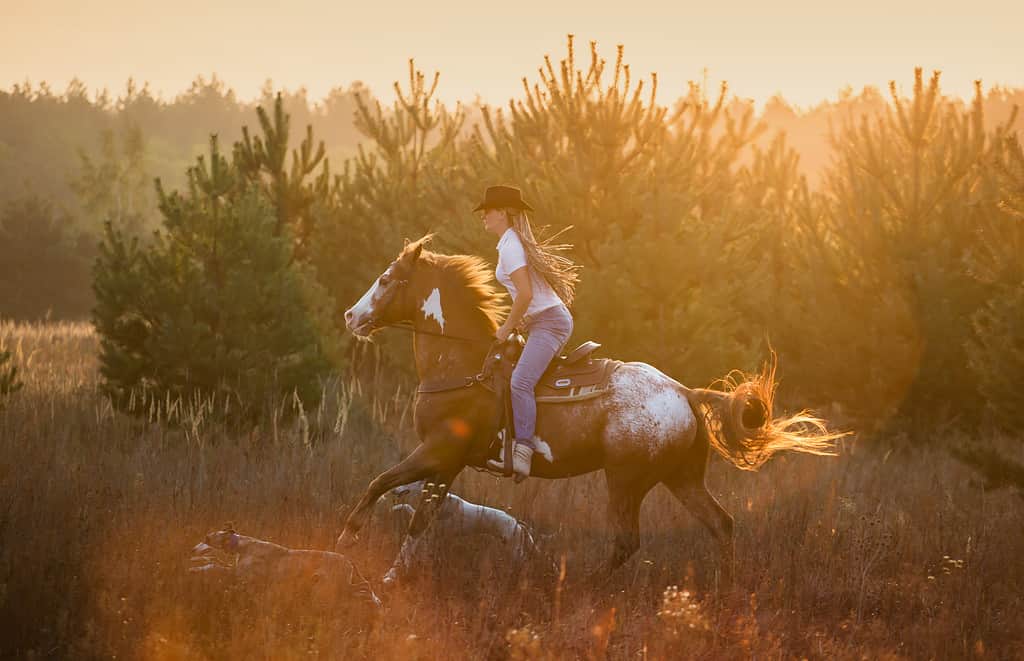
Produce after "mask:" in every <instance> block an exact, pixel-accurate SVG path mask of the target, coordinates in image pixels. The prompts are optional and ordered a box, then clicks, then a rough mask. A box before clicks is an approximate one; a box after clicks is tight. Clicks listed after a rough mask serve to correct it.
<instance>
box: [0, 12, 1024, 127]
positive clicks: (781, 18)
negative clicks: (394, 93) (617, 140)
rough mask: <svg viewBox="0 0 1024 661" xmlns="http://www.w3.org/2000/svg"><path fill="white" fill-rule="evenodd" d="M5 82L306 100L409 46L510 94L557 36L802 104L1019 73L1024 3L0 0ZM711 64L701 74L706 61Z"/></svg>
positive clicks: (645, 64)
mask: <svg viewBox="0 0 1024 661" xmlns="http://www.w3.org/2000/svg"><path fill="white" fill-rule="evenodd" d="M0 8H2V10H0V14H2V16H3V19H2V21H0V86H2V87H3V88H4V89H9V88H10V86H11V85H12V84H14V83H20V82H24V81H25V80H30V81H32V82H34V83H38V82H40V81H46V82H48V83H49V84H50V86H51V87H52V88H53V89H54V90H55V91H58V92H61V91H63V90H64V89H65V87H66V86H67V84H68V82H69V81H70V80H71V79H72V78H73V77H76V76H77V77H78V78H79V79H81V80H82V81H83V82H84V83H85V84H86V85H87V86H88V87H89V88H90V89H93V90H95V89H99V88H103V87H106V88H108V89H109V90H110V91H111V93H112V94H114V95H115V96H116V94H117V93H119V92H120V91H122V90H123V89H124V85H125V81H126V80H127V79H128V78H129V77H134V78H135V79H136V80H137V81H139V82H143V81H148V82H149V83H150V87H151V89H152V90H154V91H155V92H158V93H160V94H161V95H162V96H163V97H164V98H167V99H170V98H173V97H174V96H175V95H177V94H178V93H180V92H182V91H184V90H186V89H187V88H188V86H189V84H190V82H191V81H192V80H194V79H195V78H196V76H198V75H203V76H205V77H207V78H209V77H210V75H211V74H212V73H216V74H217V75H218V76H219V77H220V78H222V79H223V80H224V81H225V82H226V83H227V84H228V86H230V87H232V88H233V89H235V90H236V92H237V93H238V95H239V96H240V97H241V98H242V99H246V100H248V99H252V98H255V97H256V96H257V94H258V91H259V89H260V88H261V87H262V86H263V84H264V82H265V81H266V80H267V79H271V80H272V81H273V84H274V85H275V87H284V88H287V89H290V90H294V89H296V88H298V87H302V86H304V87H306V88H307V90H308V91H309V94H310V97H311V98H312V99H313V100H318V99H320V98H322V97H323V96H324V95H325V94H326V92H327V91H328V90H330V89H331V88H332V87H337V86H344V87H347V86H349V85H350V84H351V83H352V82H354V81H356V80H361V81H363V82H364V83H366V84H367V85H369V86H370V88H371V90H373V92H375V93H376V94H377V95H378V96H380V97H382V98H384V99H390V98H391V91H390V90H391V84H392V82H393V81H394V80H396V79H400V78H403V79H404V77H405V76H406V72H407V67H408V64H407V63H408V59H409V58H410V57H412V58H415V60H416V64H417V67H418V68H420V69H422V70H424V71H425V72H428V73H432V72H433V71H440V72H441V84H440V88H439V95H440V97H441V99H442V100H444V101H446V102H452V101H454V100H457V99H461V100H467V101H471V100H473V99H474V97H475V96H476V95H478V94H479V95H480V96H481V97H482V98H483V99H484V100H486V101H490V102H494V103H505V102H506V101H507V100H508V99H509V98H511V97H513V96H519V95H520V93H521V89H522V88H521V83H520V79H521V78H522V77H523V76H527V77H528V78H529V79H530V80H531V81H536V80H537V68H538V67H539V66H540V65H541V63H542V61H543V56H544V55H545V54H551V55H552V57H553V58H554V59H555V60H556V61H557V60H558V59H561V58H562V57H564V54H565V37H566V34H568V33H573V34H575V35H576V40H577V44H578V48H577V52H578V54H579V55H585V54H586V53H587V52H588V50H589V46H588V43H589V42H590V41H596V42H597V44H598V48H599V52H600V54H601V55H602V56H603V57H605V58H606V59H608V60H609V61H613V60H614V57H615V46H616V44H620V43H621V44H624V45H625V48H626V61H627V62H628V63H629V64H630V65H631V68H632V69H633V72H634V76H635V75H638V74H639V75H644V76H646V75H647V74H649V73H650V72H651V71H657V72H658V76H659V95H658V96H659V99H660V100H662V101H663V102H667V101H669V100H671V99H674V98H676V97H678V96H680V95H681V94H682V93H683V92H684V91H685V89H686V84H687V81H688V80H698V81H700V80H704V79H705V75H706V80H707V81H708V82H710V83H711V84H712V85H713V86H717V84H718V83H719V82H721V81H722V80H726V81H728V82H729V85H730V89H731V91H732V92H734V93H735V94H737V95H738V96H741V97H746V98H752V99H754V100H755V101H756V102H758V103H759V104H761V103H763V102H764V101H765V100H766V99H768V98H770V97H771V96H773V95H774V94H776V93H781V94H782V95H783V96H784V97H786V99H788V100H789V101H790V102H791V103H794V104H797V105H799V106H802V107H808V106H810V105H813V104H816V103H818V102H819V101H822V100H825V99H834V98H835V97H836V96H837V94H838V92H839V90H840V89H841V88H843V87H844V86H846V85H849V86H852V87H853V89H854V90H859V89H860V88H861V87H863V86H864V85H878V86H884V85H885V84H886V83H887V81H888V80H890V79H896V80H897V82H898V83H899V84H900V85H901V87H903V88H904V89H907V88H909V87H910V85H911V83H912V80H913V68H914V67H915V66H922V67H924V68H925V70H926V72H927V71H931V70H933V69H940V70H942V71H943V78H942V80H943V89H944V90H945V91H947V92H948V93H953V94H959V95H962V96H966V95H968V94H969V93H970V90H971V85H972V81H973V80H974V79H976V78H981V79H982V80H983V82H984V84H985V87H986V89H987V88H988V87H990V86H992V85H994V84H1001V85H1008V86H1021V87H1024V38H1022V36H1021V25H1022V24H1024V2H1020V1H1019V0H1017V1H1015V0H974V1H973V2H965V1H964V0H957V1H955V2H951V1H949V0H929V1H927V2H925V1H921V0H913V1H911V2H902V1H900V0H859V1H856V2H843V3H836V2H821V1H820V0H814V1H794V0H775V1H773V2H764V0H758V1H757V2H752V1H749V0H741V1H733V2H709V3H706V4H702V5H693V4H691V3H685V2H677V1H674V0H673V1H664V2H660V3H659V2H648V1H645V0H634V1H630V2H615V3H611V2H595V1H593V0H589V1H587V2H582V1H580V0H561V1H559V0H556V1H554V2H551V1H548V2H541V1H538V0H516V1H515V2H508V3H497V2H480V1H474V2H465V1H458V0H422V1H419V2H399V3H395V2H388V1H380V0H376V1H375V0H360V1H359V2H357V3H353V2H342V1H334V2H329V1H323V0H293V1H292V2H289V3H281V2H267V1H266V0H245V1H242V0H206V1H197V0H177V1H175V2H168V3H156V2H152V1H150V0H106V1H97V0H0ZM705 70H706V74H705Z"/></svg>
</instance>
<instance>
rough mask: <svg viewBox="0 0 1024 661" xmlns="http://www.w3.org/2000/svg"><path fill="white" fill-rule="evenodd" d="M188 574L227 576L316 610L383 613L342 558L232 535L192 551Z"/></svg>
mask: <svg viewBox="0 0 1024 661" xmlns="http://www.w3.org/2000/svg"><path fill="white" fill-rule="evenodd" d="M189 571H190V572H208V573H214V574H219V575H225V576H230V577H232V578H234V579H237V580H242V581H245V582H246V583H248V584H250V585H254V586H255V585H259V586H261V588H262V589H264V590H273V591H275V592H278V593H282V594H283V593H287V594H290V595H292V596H293V597H296V598H301V599H302V600H303V601H304V602H306V603H309V604H310V605H314V606H317V607H326V608H335V607H339V606H350V607H356V608H359V609H360V610H366V611H368V612H372V613H378V612H379V611H380V610H381V607H382V606H381V602H380V599H378V598H377V595H375V594H374V593H373V590H372V589H371V588H370V584H369V583H368V582H367V581H366V579H365V578H363V577H362V575H361V574H360V573H359V571H358V570H357V569H356V568H355V566H354V565H353V564H352V562H351V561H349V559H348V558H346V557H345V556H343V555H341V554H340V553H333V552H330V551H316V550H309V549H290V548H287V547H284V546H281V545H280V544H274V543H273V542H267V541H264V540H262V539H256V538H255V537H248V536H246V535H240V534H239V533H237V532H235V531H234V530H231V529H230V528H229V529H226V530H218V531H216V532H211V533H209V534H208V535H207V536H206V540H205V541H204V542H200V543H199V544H197V545H196V546H195V547H194V548H193V549H192V567H190V568H189Z"/></svg>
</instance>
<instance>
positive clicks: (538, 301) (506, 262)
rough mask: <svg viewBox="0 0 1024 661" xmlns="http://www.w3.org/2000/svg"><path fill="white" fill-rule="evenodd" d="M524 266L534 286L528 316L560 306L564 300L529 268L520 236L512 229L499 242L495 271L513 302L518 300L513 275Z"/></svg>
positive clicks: (527, 309) (506, 231) (527, 311)
mask: <svg viewBox="0 0 1024 661" xmlns="http://www.w3.org/2000/svg"><path fill="white" fill-rule="evenodd" d="M524 266H526V267H527V269H528V271H529V273H530V284H531V285H533V298H532V299H530V305H529V307H527V308H526V314H527V315H530V316H532V315H535V314H537V313H538V312H541V311H543V310H547V309H548V308H550V307H552V306H555V305H560V304H561V302H562V299H560V298H558V294H556V293H555V290H554V289H552V288H551V285H549V284H548V282H547V280H545V279H544V278H542V277H541V276H540V274H539V273H537V272H536V271H534V270H533V269H532V268H530V267H529V266H527V263H526V249H524V248H523V242H522V240H521V239H520V238H519V234H518V233H516V231H515V230H514V229H512V228H511V227H510V228H508V229H507V230H505V233H504V234H502V235H501V238H500V239H499V240H498V268H497V269H496V270H495V276H496V277H497V278H498V282H500V283H501V284H502V285H504V286H505V289H507V290H508V293H509V295H510V296H512V300H513V301H514V300H516V286H515V283H513V282H512V273H513V272H514V271H518V270H519V269H521V268H523V267H524Z"/></svg>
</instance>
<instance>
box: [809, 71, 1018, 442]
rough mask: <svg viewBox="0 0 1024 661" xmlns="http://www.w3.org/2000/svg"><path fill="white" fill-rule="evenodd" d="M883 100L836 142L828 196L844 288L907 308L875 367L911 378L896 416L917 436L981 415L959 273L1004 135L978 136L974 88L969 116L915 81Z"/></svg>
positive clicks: (971, 283)
mask: <svg viewBox="0 0 1024 661" xmlns="http://www.w3.org/2000/svg"><path fill="white" fill-rule="evenodd" d="M890 94H891V98H892V105H891V107H890V108H889V111H888V113H887V114H886V115H885V116H884V117H881V118H867V117H864V118H861V119H860V120H859V121H857V120H855V119H849V120H847V122H846V123H845V124H844V125H843V126H842V127H841V129H840V130H839V131H838V132H837V134H836V137H835V139H834V147H835V150H836V160H835V162H834V164H833V166H832V168H831V169H830V170H829V172H828V173H827V175H826V179H825V188H826V194H827V196H828V198H829V206H830V211H829V213H830V216H831V219H830V223H831V225H832V232H833V233H834V235H835V236H836V237H838V240H839V242H840V243H841V250H842V260H843V264H844V267H845V269H846V271H847V276H846V280H847V282H849V283H850V286H851V287H852V288H854V289H858V290H860V291H861V292H862V296H861V298H862V299H863V300H864V301H865V302H870V301H871V300H877V301H880V302H883V303H884V304H885V305H887V306H889V308H890V309H892V310H896V309H898V308H899V307H900V305H901V304H902V305H905V306H906V310H907V314H908V315H909V316H906V315H905V316H904V318H905V319H906V322H904V323H901V324H899V325H895V326H894V327H893V328H892V329H891V332H890V333H889V334H887V335H884V336H882V337H879V338H878V339H877V342H878V345H877V348H876V351H875V359H876V360H879V361H881V362H882V363H883V364H888V365H889V366H890V368H891V369H892V370H893V372H894V373H896V374H900V373H902V374H908V375H909V380H910V383H909V388H908V392H907V393H906V394H905V396H904V397H903V400H902V405H901V413H902V414H903V417H904V418H906V419H907V420H908V421H912V422H913V423H915V424H914V428H916V429H918V430H921V431H924V430H926V429H927V427H928V426H929V425H930V424H932V423H934V422H935V421H937V420H942V419H948V418H951V417H954V416H956V417H962V416H966V418H962V419H971V418H972V417H976V416H977V414H978V413H979V412H980V407H979V406H978V403H979V402H980V399H979V398H977V397H973V396H972V395H973V394H974V393H976V391H977V383H976V382H975V379H974V375H973V374H972V373H971V372H970V371H969V370H966V369H965V366H966V360H967V357H966V354H965V345H966V341H967V340H968V338H969V336H970V333H971V329H970V325H969V324H968V323H965V320H969V319H970V318H971V316H972V315H973V314H974V313H975V311H976V310H977V308H978V304H979V301H982V300H984V293H985V292H984V288H983V287H982V286H981V285H980V284H979V283H978V281H977V280H976V279H974V278H972V277H970V275H969V274H968V272H967V269H966V268H965V262H966V257H967V255H969V254H970V252H971V251H972V250H973V247H974V246H975V245H976V244H977V238H976V232H975V227H976V225H977V224H978V222H979V221H980V216H981V215H982V214H983V213H985V210H986V209H987V208H991V205H992V200H991V199H988V198H989V197H990V196H991V195H992V191H993V190H994V188H993V186H992V179H993V178H992V174H991V168H989V167H987V165H986V164H987V162H988V161H989V159H990V156H991V154H992V153H993V148H994V146H995V145H998V144H999V143H1000V141H1001V135H1002V131H1003V130H1004V129H997V130H996V131H995V132H994V133H989V132H987V131H986V130H985V128H984V116H983V112H982V97H981V90H980V85H979V87H978V90H977V92H976V96H975V99H974V102H973V105H972V106H971V108H970V110H969V111H967V112H964V111H963V110H961V109H960V108H959V107H958V106H957V105H956V104H954V103H953V102H952V101H951V100H949V99H946V98H944V97H943V96H942V95H941V93H940V90H939V74H938V73H935V74H934V75H933V76H932V77H931V79H930V80H929V81H928V83H927V84H926V83H925V82H924V80H923V77H922V73H921V70H920V69H917V70H916V71H915V78H914V89H913V93H912V95H911V97H910V98H907V99H905V98H903V97H901V96H900V95H899V94H898V93H897V90H896V85H895V83H892V84H890ZM893 297H895V298H897V299H899V300H898V301H897V302H893V301H892V299H893ZM894 378H897V377H894ZM965 395H966V396H965Z"/></svg>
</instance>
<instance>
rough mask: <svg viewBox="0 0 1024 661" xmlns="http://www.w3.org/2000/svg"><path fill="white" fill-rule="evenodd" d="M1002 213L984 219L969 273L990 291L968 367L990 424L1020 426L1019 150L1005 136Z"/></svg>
mask: <svg viewBox="0 0 1024 661" xmlns="http://www.w3.org/2000/svg"><path fill="white" fill-rule="evenodd" d="M997 164H998V168H997V169H998V172H999V174H1000V177H999V183H1000V188H1001V195H1000V197H1001V200H1000V203H999V205H998V207H999V211H1000V212H1001V213H995V214H993V215H992V216H991V217H988V218H986V219H985V221H984V224H982V225H981V228H980V231H979V240H980V241H979V245H978V246H977V248H976V251H975V252H974V253H973V254H971V255H970V261H969V265H970V272H971V274H972V275H973V276H974V277H975V278H977V279H978V280H979V281H980V282H982V283H984V284H985V285H987V286H988V288H989V290H990V291H991V295H990V296H989V297H988V299H987V300H986V301H985V304H984V305H983V306H982V307H981V308H980V309H978V311H977V312H975V314H974V318H973V331H974V334H973V336H972V337H971V339H970V341H969V343H968V347H967V348H968V356H969V358H970V367H971V370H972V372H973V373H974V375H975V378H977V380H978V384H979V388H980V390H981V393H982V395H983V396H984V402H985V404H986V407H987V409H988V411H989V412H990V413H991V414H992V416H993V418H994V420H995V422H996V423H997V424H998V425H999V426H1001V427H1003V428H1005V429H1007V430H1019V429H1021V427H1022V426H1024V391H1022V390H1021V387H1020V384H1021V374H1024V149H1022V147H1021V144H1020V142H1019V141H1018V139H1017V137H1016V136H1011V137H1008V138H1007V139H1006V140H1005V141H1004V143H1003V145H1002V149H1001V150H1000V153H999V155H998V160H997Z"/></svg>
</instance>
